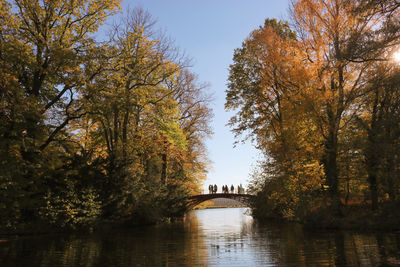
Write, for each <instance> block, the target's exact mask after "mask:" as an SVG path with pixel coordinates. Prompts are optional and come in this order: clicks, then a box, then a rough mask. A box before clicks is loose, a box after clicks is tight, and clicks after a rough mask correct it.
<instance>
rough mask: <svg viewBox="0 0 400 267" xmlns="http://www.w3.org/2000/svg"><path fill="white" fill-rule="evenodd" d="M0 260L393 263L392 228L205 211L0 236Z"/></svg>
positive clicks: (396, 257) (397, 258)
mask: <svg viewBox="0 0 400 267" xmlns="http://www.w3.org/2000/svg"><path fill="white" fill-rule="evenodd" d="M0 266H7V267H14V266H29V267H34V266H51V267H53V266H86V267H89V266H96V267H97V266H400V233H399V232H398V233H357V232H351V231H309V230H303V229H302V227H301V226H299V225H297V224H293V223H282V222H280V223H277V222H269V223H266V224H262V225H261V224H259V223H257V222H255V221H254V220H253V219H252V217H251V216H248V215H247V211H246V209H244V208H235V209H207V210H197V211H191V212H190V213H188V214H187V216H186V218H185V219H184V221H183V222H178V223H171V224H167V225H159V226H150V227H139V228H134V229H129V230H126V229H125V230H112V231H107V232H101V233H98V232H97V233H93V234H74V235H64V234H63V235H61V234H60V235H41V236H24V237H0Z"/></svg>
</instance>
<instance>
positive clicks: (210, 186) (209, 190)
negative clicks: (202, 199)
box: [208, 184, 213, 194]
mask: <svg viewBox="0 0 400 267" xmlns="http://www.w3.org/2000/svg"><path fill="white" fill-rule="evenodd" d="M208 192H209V194H212V193H213V186H212V185H211V184H210V185H209V186H208Z"/></svg>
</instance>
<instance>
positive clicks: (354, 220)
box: [300, 203, 400, 231]
mask: <svg viewBox="0 0 400 267" xmlns="http://www.w3.org/2000/svg"><path fill="white" fill-rule="evenodd" d="M341 213H342V214H341V215H338V216H333V215H332V212H331V211H330V210H329V209H318V210H315V211H313V212H311V213H310V214H309V215H307V216H306V217H305V218H304V219H303V220H301V221H300V222H301V223H302V224H303V225H304V227H306V228H314V229H316V228H321V229H343V230H361V231H367V230H379V231H400V210H399V209H398V205H396V204H394V203H391V204H389V203H383V204H382V205H381V206H380V208H379V209H377V210H372V209H371V207H370V205H367V204H364V205H363V204H361V205H353V206H343V207H342V208H341Z"/></svg>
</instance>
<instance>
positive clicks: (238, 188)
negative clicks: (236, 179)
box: [237, 186, 240, 194]
mask: <svg viewBox="0 0 400 267" xmlns="http://www.w3.org/2000/svg"><path fill="white" fill-rule="evenodd" d="M237 190H238V191H237V193H238V194H240V186H238V187H237Z"/></svg>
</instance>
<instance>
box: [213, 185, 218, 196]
mask: <svg viewBox="0 0 400 267" xmlns="http://www.w3.org/2000/svg"><path fill="white" fill-rule="evenodd" d="M217 190H218V187H217V185H216V184H214V194H216V193H217Z"/></svg>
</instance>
